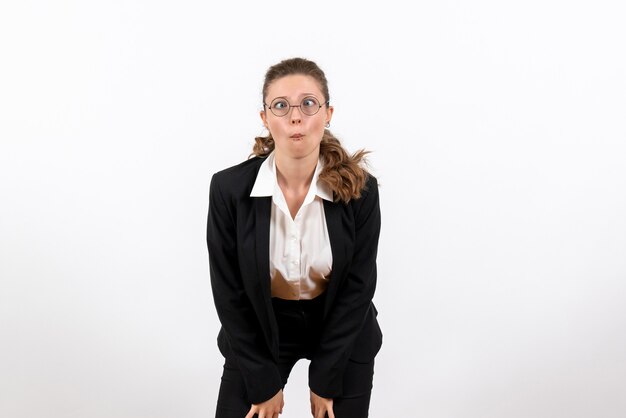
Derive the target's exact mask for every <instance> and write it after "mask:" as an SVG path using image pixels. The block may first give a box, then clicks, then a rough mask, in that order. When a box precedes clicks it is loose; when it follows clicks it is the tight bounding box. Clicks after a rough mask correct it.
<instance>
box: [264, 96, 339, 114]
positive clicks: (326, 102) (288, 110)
mask: <svg viewBox="0 0 626 418" xmlns="http://www.w3.org/2000/svg"><path fill="white" fill-rule="evenodd" d="M276 99H284V100H285V102H286V103H287V111H286V112H285V114H284V115H277V114H276V113H274V110H273V109H272V103H274V102H275V101H276ZM306 99H315V101H317V103H318V108H317V110H316V111H315V113H313V114H310V115H309V114H308V113H305V112H304V111H303V110H302V103H304V101H305V100H306ZM329 104H330V100H326V101H325V102H323V103H321V102H320V101H319V99H318V98H317V97H315V96H306V97H305V98H303V99H302V100H301V101H300V104H299V105H292V104H291V103H289V100H287V98H286V97H283V96H278V97H275V98H273V99H272V101H271V102H270V104H267V103H265V102H263V110H265V108H266V107H267V108H269V109H270V112H272V115H274V116H276V117H277V118H283V117H285V116H287V115H288V114H289V112H291V109H293V108H294V107H297V108H299V109H300V113H302V114H303V115H306V116H315V115H317V114H318V113H319V111H320V109H321V108H322V107H323V106H324V105H326V106H328V105H329Z"/></svg>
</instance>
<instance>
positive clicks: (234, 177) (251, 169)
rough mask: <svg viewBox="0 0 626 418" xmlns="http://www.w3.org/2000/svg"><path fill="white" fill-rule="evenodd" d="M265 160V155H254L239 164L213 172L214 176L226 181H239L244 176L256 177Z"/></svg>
mask: <svg viewBox="0 0 626 418" xmlns="http://www.w3.org/2000/svg"><path fill="white" fill-rule="evenodd" d="M264 160H265V158H264V157H252V158H250V159H248V160H245V161H243V162H241V163H239V164H236V165H233V166H231V167H227V168H224V169H222V170H220V171H217V172H216V173H215V174H213V178H214V179H217V180H220V181H226V182H238V181H241V180H242V179H244V178H252V179H255V178H256V175H257V173H258V172H259V168H260V167H261V164H262V163H263V161H264Z"/></svg>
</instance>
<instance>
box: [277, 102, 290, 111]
mask: <svg viewBox="0 0 626 418" xmlns="http://www.w3.org/2000/svg"><path fill="white" fill-rule="evenodd" d="M287 106H289V105H288V104H287V102H286V101H284V100H279V101H276V102H274V109H286V108H287Z"/></svg>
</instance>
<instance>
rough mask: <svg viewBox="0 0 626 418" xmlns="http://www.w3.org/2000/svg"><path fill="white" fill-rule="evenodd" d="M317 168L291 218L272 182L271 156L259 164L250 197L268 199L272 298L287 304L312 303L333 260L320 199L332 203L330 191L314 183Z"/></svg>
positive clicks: (281, 194) (277, 189)
mask: <svg viewBox="0 0 626 418" xmlns="http://www.w3.org/2000/svg"><path fill="white" fill-rule="evenodd" d="M322 167H323V166H322V162H321V160H320V161H318V163H317V167H316V168H315V172H314V174H313V179H312V180H311V185H310V186H309V191H308V193H307V195H306V197H305V198H304V202H303V203H302V206H301V207H300V209H299V210H298V213H297V214H296V216H295V218H292V217H291V214H290V213H289V207H288V206H287V201H286V200H285V196H284V195H283V192H282V190H281V189H280V186H279V185H278V181H277V179H276V162H275V160H274V152H272V153H271V154H269V156H268V157H267V158H266V159H265V161H263V164H261V167H260V169H259V172H258V174H257V178H256V181H255V183H254V186H253V187H252V192H251V193H250V196H251V197H262V196H271V197H272V212H271V221H270V278H271V283H272V297H277V298H281V299H289V300H299V299H313V298H315V297H317V296H319V295H320V294H321V293H322V292H324V290H326V286H327V285H328V276H329V275H330V272H331V268H332V264H333V256H332V252H331V249H330V240H329V238H328V227H327V226H326V218H325V216H324V203H323V201H322V199H325V200H329V201H332V196H333V194H332V191H330V190H329V189H328V187H326V186H325V185H324V184H322V183H320V182H318V177H319V173H320V171H321V170H322Z"/></svg>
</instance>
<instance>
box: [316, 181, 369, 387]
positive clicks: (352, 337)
mask: <svg viewBox="0 0 626 418" xmlns="http://www.w3.org/2000/svg"><path fill="white" fill-rule="evenodd" d="M354 208H355V237H354V242H355V250H354V255H353V258H352V260H351V262H350V267H349V272H348V276H347V277H346V279H345V281H344V282H343V283H342V284H341V287H340V288H339V290H338V293H337V296H336V297H335V300H334V301H333V307H332V309H331V311H330V312H329V314H328V317H327V318H326V320H325V324H324V331H323V333H322V337H321V339H320V344H319V346H318V348H317V351H316V353H315V354H314V356H313V358H312V360H311V365H310V367H309V386H310V388H311V390H312V391H313V392H314V393H315V394H316V395H318V396H321V397H324V398H335V397H337V396H340V395H341V391H342V379H343V374H344V371H345V367H346V364H347V362H348V359H349V358H350V354H351V351H352V348H353V346H354V343H355V341H356V338H357V337H358V335H359V332H360V331H361V329H362V327H363V324H364V322H365V318H366V316H367V314H368V310H369V309H370V305H371V301H372V298H373V296H374V290H375V288H376V254H377V251H378V237H379V235H380V206H379V200H378V182H377V181H376V178H375V177H373V176H370V177H369V179H368V182H367V189H366V190H365V191H364V192H363V194H362V196H361V198H360V199H359V200H358V201H356V202H354ZM331 280H332V279H331Z"/></svg>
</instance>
